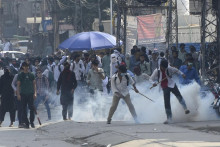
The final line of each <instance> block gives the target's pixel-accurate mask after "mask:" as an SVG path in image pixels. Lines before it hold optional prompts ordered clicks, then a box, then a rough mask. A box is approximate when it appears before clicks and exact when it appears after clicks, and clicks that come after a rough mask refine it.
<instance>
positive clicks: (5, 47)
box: [3, 40, 11, 51]
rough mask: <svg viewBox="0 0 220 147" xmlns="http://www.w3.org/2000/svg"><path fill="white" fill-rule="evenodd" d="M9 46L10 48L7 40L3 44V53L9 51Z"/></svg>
mask: <svg viewBox="0 0 220 147" xmlns="http://www.w3.org/2000/svg"><path fill="white" fill-rule="evenodd" d="M10 46H11V43H10V41H9V40H6V42H5V44H4V48H3V51H9V50H10Z"/></svg>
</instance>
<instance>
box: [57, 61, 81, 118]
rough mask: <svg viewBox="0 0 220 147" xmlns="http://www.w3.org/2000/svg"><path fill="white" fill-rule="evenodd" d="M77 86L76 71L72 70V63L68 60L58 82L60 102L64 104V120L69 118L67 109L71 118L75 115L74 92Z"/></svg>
mask: <svg viewBox="0 0 220 147" xmlns="http://www.w3.org/2000/svg"><path fill="white" fill-rule="evenodd" d="M76 87H77V81H76V76H75V73H74V72H72V71H70V64H69V63H68V62H66V63H65V64H64V70H63V71H62V72H61V74H60V76H59V79H58V82H57V95H59V93H60V89H61V96H60V103H61V105H62V106H63V110H62V115H63V120H67V111H68V119H69V120H71V118H72V116H73V94H74V90H75V89H76Z"/></svg>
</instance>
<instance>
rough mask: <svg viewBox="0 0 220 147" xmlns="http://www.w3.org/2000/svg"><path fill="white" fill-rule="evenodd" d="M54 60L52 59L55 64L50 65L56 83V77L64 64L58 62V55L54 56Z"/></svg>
mask: <svg viewBox="0 0 220 147" xmlns="http://www.w3.org/2000/svg"><path fill="white" fill-rule="evenodd" d="M54 60H55V61H54V62H55V64H54V65H53V66H52V71H53V74H54V80H55V82H56V83H57V81H58V78H59V76H60V73H61V72H62V71H63V69H64V66H63V65H62V64H60V59H59V58H58V57H55V58H54Z"/></svg>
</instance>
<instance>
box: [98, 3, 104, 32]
mask: <svg viewBox="0 0 220 147" xmlns="http://www.w3.org/2000/svg"><path fill="white" fill-rule="evenodd" d="M98 11H99V12H98V13H99V31H100V32H103V31H104V26H103V24H102V15H101V6H100V0H98Z"/></svg>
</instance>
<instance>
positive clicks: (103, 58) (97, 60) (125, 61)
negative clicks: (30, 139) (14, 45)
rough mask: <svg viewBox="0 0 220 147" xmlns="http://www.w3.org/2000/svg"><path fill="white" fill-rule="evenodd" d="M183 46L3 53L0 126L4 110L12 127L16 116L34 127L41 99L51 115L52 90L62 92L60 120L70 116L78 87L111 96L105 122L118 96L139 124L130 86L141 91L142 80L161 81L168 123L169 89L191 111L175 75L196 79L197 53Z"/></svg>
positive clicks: (184, 79)
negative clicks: (45, 54) (38, 54)
mask: <svg viewBox="0 0 220 147" xmlns="http://www.w3.org/2000/svg"><path fill="white" fill-rule="evenodd" d="M184 48H185V45H184V44H181V45H180V49H179V50H178V49H177V48H176V47H172V48H171V51H170V52H169V51H166V52H163V51H161V52H159V51H158V50H153V51H151V50H147V49H146V47H141V48H138V47H137V46H133V48H132V49H131V52H130V53H128V54H126V55H124V54H122V49H121V48H115V49H111V50H110V49H106V50H105V51H104V52H103V51H98V52H94V51H86V50H84V51H81V52H72V53H70V52H68V51H65V52H63V51H57V52H56V53H55V54H53V55H51V56H48V57H45V58H41V57H34V56H31V55H29V54H27V55H25V57H24V58H21V59H19V60H16V59H10V58H8V57H7V56H5V57H4V58H1V60H0V68H1V70H0V76H1V78H0V94H1V107H0V125H1V124H2V122H3V121H4V117H5V113H6V112H9V113H10V121H11V123H10V127H12V126H13V123H14V121H15V117H16V116H17V118H18V121H19V126H18V127H21V128H29V126H31V127H32V128H34V127H35V125H34V119H35V114H36V111H37V109H38V105H39V104H40V103H43V104H44V105H45V108H46V110H47V114H48V120H51V119H52V114H51V111H50V106H51V105H55V106H56V105H59V104H58V103H57V101H52V100H51V99H52V97H51V93H56V94H57V95H60V104H61V105H62V116H63V120H71V119H72V116H73V101H74V95H77V94H79V93H77V91H78V90H79V89H85V88H86V89H88V92H89V93H90V94H91V95H94V94H95V93H96V92H101V93H102V94H103V95H105V94H110V95H113V100H112V106H111V107H110V110H109V115H108V117H107V123H108V124H110V123H111V119H112V116H113V114H114V112H115V111H116V108H117V106H118V103H119V100H120V99H121V98H122V99H123V100H124V101H125V103H126V104H127V106H128V108H129V111H130V112H131V114H132V116H133V118H134V120H135V122H136V123H138V122H139V121H138V116H137V114H136V112H135V107H134V106H133V104H132V101H131V98H130V94H129V85H132V86H133V90H134V91H135V92H136V93H139V91H138V89H137V88H136V84H138V83H141V82H146V81H150V82H151V83H152V85H153V87H155V86H157V85H159V86H160V87H161V89H162V90H163V94H164V101H165V112H166V114H167V120H166V121H165V122H164V123H169V122H171V121H172V111H171V106H170V92H172V93H173V94H174V95H175V96H176V97H177V99H178V100H179V102H180V104H181V105H182V106H183V109H184V111H185V113H186V114H188V113H190V111H189V110H188V109H187V106H186V104H185V101H184V98H183V97H182V95H181V93H180V91H179V89H178V87H177V85H176V83H175V81H174V80H173V75H174V74H178V75H180V77H179V78H180V82H181V84H189V83H191V82H192V81H193V80H195V81H196V82H197V83H198V84H200V78H199V74H198V73H199V70H200V64H199V61H200V56H199V54H197V53H196V51H195V47H193V46H192V47H191V48H190V53H187V52H186V51H185V49H184ZM86 100H87V99H86V98H85V97H81V98H80V102H82V103H83V102H85V101H86ZM16 112H17V115H16ZM28 112H29V114H30V117H29V119H28V116H27V114H28Z"/></svg>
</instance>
